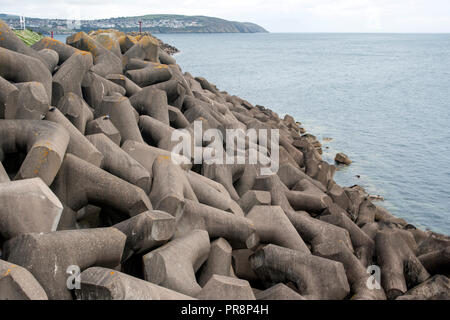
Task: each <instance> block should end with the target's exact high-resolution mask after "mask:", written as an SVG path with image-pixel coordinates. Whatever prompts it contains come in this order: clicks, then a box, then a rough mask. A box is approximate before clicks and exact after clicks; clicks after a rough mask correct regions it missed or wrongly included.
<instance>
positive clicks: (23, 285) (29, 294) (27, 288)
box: [0, 260, 48, 300]
mask: <svg viewBox="0 0 450 320" xmlns="http://www.w3.org/2000/svg"><path fill="white" fill-rule="evenodd" d="M0 300H48V297H47V294H46V293H45V291H44V289H43V288H42V286H41V285H40V284H39V282H37V281H36V279H35V278H34V277H33V275H32V274H31V273H30V272H29V271H28V270H27V269H25V268H22V267H21V266H18V265H16V264H13V263H10V262H8V261H3V260H0Z"/></svg>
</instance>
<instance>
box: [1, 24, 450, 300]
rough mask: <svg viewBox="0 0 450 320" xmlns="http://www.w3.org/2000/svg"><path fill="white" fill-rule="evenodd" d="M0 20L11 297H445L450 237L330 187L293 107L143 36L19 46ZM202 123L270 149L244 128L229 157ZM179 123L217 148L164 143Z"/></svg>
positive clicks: (96, 35)
mask: <svg viewBox="0 0 450 320" xmlns="http://www.w3.org/2000/svg"><path fill="white" fill-rule="evenodd" d="M0 31H1V32H2V40H0V47H1V48H0V63H1V68H0V76H1V77H2V78H0V81H1V82H0V88H1V91H0V92H1V96H0V117H1V118H2V120H0V150H1V152H0V156H1V160H2V166H1V167H0V181H1V184H0V198H1V199H2V203H4V204H5V205H4V206H3V207H2V209H1V211H0V214H1V218H2V219H1V221H2V222H1V223H2V224H1V225H0V233H1V238H2V248H3V249H2V256H1V259H2V260H1V261H0V262H1V264H0V269H1V271H3V269H5V272H1V274H2V275H3V277H8V276H11V275H14V285H11V287H10V288H8V290H7V291H5V292H7V294H8V295H9V296H8V297H10V298H11V297H13V298H24V299H27V298H28V299H73V298H77V299H190V298H197V299H221V300H228V299H298V300H301V299H350V298H351V299H386V298H387V299H431V298H445V297H448V294H449V280H448V278H447V277H446V276H447V275H448V268H449V259H450V258H449V244H450V239H449V237H447V236H445V235H439V234H435V233H432V232H426V231H423V230H420V229H418V228H415V227H414V226H413V225H410V224H408V223H407V222H406V221H404V220H403V219H399V218H397V217H395V216H393V215H391V214H390V213H389V212H388V211H386V210H385V209H383V208H381V207H378V206H376V205H375V204H373V203H372V202H371V200H370V199H369V196H368V194H367V193H366V192H365V191H364V190H363V189H362V188H361V187H359V186H353V187H350V188H344V187H341V186H339V185H338V184H336V183H335V181H334V180H333V174H334V172H335V169H336V168H335V167H334V166H333V165H330V164H329V163H327V162H325V161H323V160H322V158H321V155H320V145H319V144H318V143H317V141H316V140H315V138H314V136H312V135H309V134H306V133H305V132H304V130H303V129H302V128H301V126H300V124H299V123H298V122H296V121H295V120H294V119H293V118H292V117H291V116H288V115H287V116H285V117H284V118H280V117H279V116H278V115H277V114H276V113H275V112H273V111H271V110H269V109H267V108H264V107H261V106H254V105H252V104H251V103H250V102H248V101H245V100H243V99H242V98H240V97H236V96H232V95H230V94H228V93H227V92H225V91H221V90H219V89H218V88H217V87H216V86H215V85H214V84H212V83H210V82H209V81H208V80H207V79H205V78H202V77H194V76H192V75H191V74H189V73H183V72H182V71H181V69H180V68H179V66H178V65H177V64H176V61H175V59H174V58H173V57H171V56H170V55H168V54H167V53H166V52H164V51H163V50H161V49H160V47H159V43H158V41H156V40H155V39H153V38H151V37H149V36H143V37H138V38H136V37H133V36H129V35H125V34H123V33H121V32H118V31H108V32H93V33H90V35H87V34H85V33H83V32H80V33H77V34H74V35H72V36H70V37H68V38H67V41H66V44H64V43H61V42H59V41H56V40H52V39H49V38H44V39H42V40H41V41H39V42H37V43H36V44H34V45H33V46H32V48H29V47H26V46H25V45H24V44H23V43H22V42H21V41H20V40H19V39H18V38H17V37H15V35H14V34H13V33H12V32H11V31H10V30H9V29H8V27H7V26H6V24H4V23H2V24H1V25H0ZM197 124H201V126H202V128H203V129H205V131H206V132H207V131H208V130H207V129H217V131H218V132H220V133H221V134H222V135H223V136H227V134H228V132H229V131H228V130H241V131H243V132H249V130H254V132H257V133H261V132H264V133H267V132H270V135H271V138H272V137H274V136H276V137H277V138H278V139H277V140H276V141H277V144H276V146H274V145H273V144H272V143H270V144H268V143H263V140H264V139H262V138H261V135H257V139H250V138H248V137H245V136H244V137H241V138H239V136H238V137H237V138H236V142H237V143H238V142H242V145H243V147H242V148H241V149H239V150H237V151H238V152H237V153H238V155H240V156H241V158H242V159H244V160H245V161H243V163H239V162H238V163H233V164H229V163H227V162H225V161H220V160H221V158H220V157H217V153H218V152H217V151H218V150H219V151H220V150H221V149H223V150H222V151H224V150H227V151H228V147H229V144H230V143H229V141H228V140H223V141H222V140H220V139H218V135H216V136H215V139H214V141H212V140H211V139H209V140H208V139H197V138H196V135H195V133H196V128H197V127H196V125H197ZM206 132H205V133H206ZM177 133H179V134H180V135H179V137H190V140H189V141H190V143H191V144H193V147H194V149H197V150H198V149H200V150H201V153H202V154H203V155H209V158H208V157H204V158H206V159H205V161H203V162H201V163H198V162H197V161H195V159H194V158H193V157H195V155H188V156H186V155H183V156H182V155H177V156H176V155H174V153H173V152H172V151H173V150H174V146H175V145H176V143H177V142H176V141H174V140H173V139H171V138H172V137H174V135H176V134H177ZM232 141H233V142H234V141H235V140H234V139H233V140H232ZM270 141H271V142H272V141H274V140H272V139H270ZM266 142H267V141H266ZM189 146H190V145H189ZM211 150H212V151H211ZM275 153H277V154H278V156H279V157H278V162H277V163H276V169H275V170H273V172H271V174H261V172H267V171H264V170H262V169H267V168H268V167H269V168H270V169H272V168H273V167H272V166H271V165H272V164H273V161H275V162H276V160H274V159H276V157H275V158H272V156H274V155H275ZM225 154H227V152H223V153H222V156H223V157H224V156H225ZM254 154H256V155H257V156H258V159H263V160H267V158H270V160H271V161H270V162H269V163H268V162H266V161H259V162H258V161H257V162H255V163H253V162H252V163H250V161H247V160H249V159H250V158H251V157H252V155H254ZM222 156H221V157H222ZM178 157H179V158H180V159H178V160H180V161H174V160H175V158H178ZM212 158H214V160H215V161H206V160H211V159H212ZM181 160H182V161H181ZM8 270H9V272H8ZM68 270H69V271H70V272H71V273H73V278H70V279H68V274H67V271H68ZM367 270H370V271H373V272H368V271H367ZM372 273H373V274H372ZM78 276H80V277H78ZM378 276H379V277H378ZM68 280H73V282H71V281H68ZM378 280H380V282H381V283H378V282H377V281H378ZM18 288H20V290H19V289H18Z"/></svg>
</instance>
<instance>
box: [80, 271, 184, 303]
mask: <svg viewBox="0 0 450 320" xmlns="http://www.w3.org/2000/svg"><path fill="white" fill-rule="evenodd" d="M76 295H77V298H78V299H80V300H193V298H192V297H189V296H186V295H184V294H181V293H178V292H176V291H173V290H170V289H167V288H164V287H160V286H157V285H155V284H153V283H151V282H148V281H144V280H141V279H139V278H134V277H131V276H129V275H127V274H125V273H122V272H119V271H116V270H113V269H107V268H101V267H92V268H89V269H86V270H84V271H83V272H82V273H81V288H80V289H79V290H76Z"/></svg>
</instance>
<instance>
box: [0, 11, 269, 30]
mask: <svg viewBox="0 0 450 320" xmlns="http://www.w3.org/2000/svg"><path fill="white" fill-rule="evenodd" d="M0 19H2V20H3V21H5V22H6V23H7V24H8V25H10V26H11V27H13V28H20V26H21V23H20V16H18V15H10V14H0ZM25 21H26V25H27V27H29V28H31V29H33V30H34V31H36V32H40V33H43V34H49V33H50V32H51V31H53V32H54V33H55V34H71V33H73V32H74V31H88V30H93V29H109V28H114V29H119V30H121V31H125V32H127V31H135V30H136V29H137V28H138V27H139V22H142V31H148V32H151V33H263V32H264V33H267V32H268V31H267V30H266V29H264V28H263V27H261V26H259V25H257V24H255V23H251V22H237V21H228V20H224V19H219V18H214V17H206V16H185V15H172V14H151V15H144V16H136V17H117V18H109V19H96V20H80V21H68V20H67V19H40V18H31V17H25Z"/></svg>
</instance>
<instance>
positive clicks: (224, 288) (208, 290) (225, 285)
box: [196, 274, 256, 300]
mask: <svg viewBox="0 0 450 320" xmlns="http://www.w3.org/2000/svg"><path fill="white" fill-rule="evenodd" d="M196 298H198V299H200V300H256V298H255V295H254V294H253V291H252V288H251V287H250V284H249V283H248V281H246V280H241V279H236V278H232V277H226V276H221V275H217V274H214V275H213V276H212V277H211V278H210V279H209V281H208V282H207V283H206V284H205V286H204V287H203V289H202V291H200V293H199V294H198V295H197V296H196Z"/></svg>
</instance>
